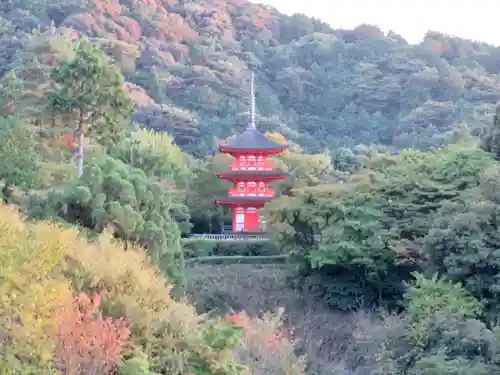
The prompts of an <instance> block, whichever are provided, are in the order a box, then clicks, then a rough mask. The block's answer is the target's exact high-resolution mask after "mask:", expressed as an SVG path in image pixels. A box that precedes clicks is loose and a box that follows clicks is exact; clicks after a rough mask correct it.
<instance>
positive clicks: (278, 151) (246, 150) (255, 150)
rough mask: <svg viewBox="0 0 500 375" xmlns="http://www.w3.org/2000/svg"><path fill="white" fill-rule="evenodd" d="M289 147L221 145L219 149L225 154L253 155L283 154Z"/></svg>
mask: <svg viewBox="0 0 500 375" xmlns="http://www.w3.org/2000/svg"><path fill="white" fill-rule="evenodd" d="M288 147H289V146H288V145H282V147H276V148H231V147H229V146H226V145H220V146H219V147H218V149H219V151H220V152H222V153H224V154H231V155H252V154H253V155H256V154H263V155H276V154H281V153H282V152H283V151H285V150H286V149H287V148H288Z"/></svg>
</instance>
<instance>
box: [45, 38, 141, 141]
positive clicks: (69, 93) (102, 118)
mask: <svg viewBox="0 0 500 375" xmlns="http://www.w3.org/2000/svg"><path fill="white" fill-rule="evenodd" d="M51 78H52V79H53V81H54V83H55V84H56V89H55V90H54V91H53V92H52V93H51V95H50V98H49V102H50V106H51V108H52V112H53V113H55V114H60V115H62V116H63V118H69V119H70V120H71V121H72V122H73V123H74V129H75V131H77V132H78V133H81V132H85V133H87V134H91V135H93V136H94V137H95V138H96V139H99V140H101V142H102V143H104V144H107V143H109V142H110V140H111V139H112V138H113V137H115V138H116V137H117V136H118V135H120V133H121V132H123V131H124V129H125V127H124V126H123V123H124V121H125V120H127V119H128V118H129V117H130V115H131V114H132V110H133V104H132V101H131V99H130V97H129V96H128V94H127V92H126V91H125V88H124V81H123V76H122V75H121V73H120V71H119V70H118V69H117V68H116V67H115V66H113V65H112V64H111V63H110V62H109V61H108V59H107V58H106V56H105V55H104V53H103V52H102V51H101V50H100V49H99V48H98V47H97V46H95V45H93V44H91V43H90V42H89V41H88V40H86V39H81V40H79V41H78V42H77V45H76V49H75V56H74V58H72V59H70V60H68V61H63V62H61V63H60V64H59V65H58V66H57V67H56V68H55V69H54V70H53V71H52V77H51ZM84 125H87V127H88V129H87V128H85V126H84Z"/></svg>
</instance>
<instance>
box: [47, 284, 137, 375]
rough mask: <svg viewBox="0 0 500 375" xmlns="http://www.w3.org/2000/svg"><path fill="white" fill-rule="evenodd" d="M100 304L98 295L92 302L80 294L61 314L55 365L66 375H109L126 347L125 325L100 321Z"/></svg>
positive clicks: (113, 321) (127, 330) (127, 332)
mask: <svg viewBox="0 0 500 375" xmlns="http://www.w3.org/2000/svg"><path fill="white" fill-rule="evenodd" d="M100 303H101V296H100V295H96V296H94V298H93V299H91V298H89V297H88V296H87V295H86V294H85V293H80V294H79V295H78V296H77V297H76V298H75V299H74V301H73V304H72V305H71V306H70V307H68V308H67V309H65V310H64V312H63V313H62V316H61V321H60V325H59V332H58V334H57V336H56V343H57V353H56V362H57V365H58V367H59V369H60V370H61V371H62V372H63V373H64V374H66V375H84V374H85V375H101V374H110V373H112V372H113V371H114V370H115V369H116V365H117V364H118V362H119V361H120V360H121V358H122V355H123V352H124V350H125V349H126V348H127V346H128V344H129V337H130V330H129V328H128V326H127V324H126V323H125V322H124V321H123V320H122V319H119V320H113V319H111V318H103V316H102V313H101V311H100V310H99V306H100Z"/></svg>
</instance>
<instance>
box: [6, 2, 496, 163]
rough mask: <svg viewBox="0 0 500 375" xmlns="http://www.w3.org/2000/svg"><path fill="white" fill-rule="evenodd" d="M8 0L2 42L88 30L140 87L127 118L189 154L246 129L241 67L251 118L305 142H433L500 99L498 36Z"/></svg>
mask: <svg viewBox="0 0 500 375" xmlns="http://www.w3.org/2000/svg"><path fill="white" fill-rule="evenodd" d="M15 3H16V7H17V8H14V9H10V10H9V9H8V8H7V7H6V6H3V8H1V7H0V11H1V13H0V15H1V16H2V21H4V23H5V25H6V26H5V27H4V30H5V29H7V31H8V29H9V28H10V30H11V34H12V33H13V34H14V36H15V37H16V38H17V39H18V40H17V42H16V40H12V39H11V38H8V37H7V36H8V35H9V33H8V32H5V31H4V32H3V34H4V35H3V39H4V40H8V43H7V49H9V47H10V48H11V50H14V52H16V51H19V50H20V49H22V42H21V40H22V39H23V37H26V34H28V32H29V31H31V30H30V29H29V26H34V25H37V27H39V28H40V30H42V31H44V30H48V29H49V28H50V27H51V26H50V23H51V20H54V24H55V25H54V27H55V28H56V29H57V30H58V32H61V33H63V32H65V33H71V32H72V31H71V30H75V31H76V32H77V33H78V35H83V36H87V37H89V38H90V39H91V40H93V41H94V42H96V43H99V44H100V45H101V47H102V48H103V49H104V50H105V51H106V52H107V53H108V55H110V56H111V57H112V58H113V59H114V61H115V62H116V64H117V65H118V66H120V68H121V70H122V72H123V74H124V76H125V77H126V80H127V81H128V82H129V87H130V88H133V90H134V93H135V96H136V97H137V98H138V97H140V98H141V100H140V101H139V105H138V109H137V111H136V114H135V116H134V119H135V120H136V121H138V122H141V123H143V124H145V125H146V126H148V127H150V128H154V129H157V130H162V131H167V132H169V133H170V134H172V136H173V137H174V139H175V140H176V142H177V143H178V144H179V145H180V146H182V147H183V148H184V149H185V150H187V151H189V152H191V153H193V154H195V155H197V156H204V155H206V154H210V153H213V152H214V151H215V144H216V141H217V139H222V138H226V137H228V136H231V135H233V134H235V133H238V132H240V131H241V130H243V129H244V126H245V123H246V119H245V117H246V115H247V114H246V112H247V107H248V93H247V91H248V90H247V87H246V86H247V83H246V82H247V81H248V80H249V78H250V71H254V72H255V74H256V88H257V109H258V117H257V122H258V126H259V127H260V129H261V130H263V131H278V132H281V133H283V134H284V135H285V136H286V137H287V138H288V139H290V140H292V141H294V142H297V143H299V144H300V145H301V146H302V147H303V148H304V149H305V150H307V151H311V152H318V151H323V150H325V149H329V150H330V151H335V150H337V149H339V148H342V149H344V148H354V147H355V146H356V145H359V144H364V145H366V146H365V147H368V148H377V149H379V148H384V149H387V148H389V149H401V148H406V147H417V148H422V149H429V148H433V147H437V146H440V145H442V144H444V143H446V142H448V140H449V138H450V136H451V134H452V132H453V130H454V129H456V127H457V126H458V124H459V123H460V122H461V121H465V122H467V123H468V124H469V127H470V128H471V130H472V133H473V134H474V135H478V134H480V132H481V131H482V129H483V128H484V126H485V125H486V124H487V123H489V122H490V121H491V113H492V109H493V107H494V105H495V104H496V103H497V102H498V101H500V75H499V74H500V67H499V66H498V64H497V63H496V61H498V58H500V48H497V47H493V46H490V45H487V44H484V43H476V42H470V41H467V40H464V39H460V38H455V37H451V36H447V35H445V34H440V33H435V32H429V33H428V34H427V35H426V37H425V39H424V41H423V42H422V43H420V44H419V45H410V44H409V43H407V42H406V41H405V40H404V39H403V38H402V37H400V36H399V35H397V34H395V33H388V34H387V35H385V34H384V33H383V32H382V31H381V30H380V29H379V28H377V27H375V26H370V25H360V26H359V27H357V28H355V29H354V30H334V29H333V28H332V27H330V26H329V25H327V24H326V23H324V22H321V21H319V20H315V19H311V18H308V17H306V16H304V15H300V14H295V15H292V16H286V15H283V14H281V13H279V12H278V10H277V9H275V8H272V7H268V6H262V5H259V4H254V3H251V2H249V1H246V0H199V1H176V0H147V1H144V0H140V1H137V0H123V1H118V0H109V1H102V0H88V1H87V2H84V0H47V2H46V3H45V5H41V4H42V3H43V2H40V3H38V2H27V1H22V0H16V1H15ZM37 7H38V8H37ZM20 14H22V17H21V16H20ZM27 20H29V21H30V22H27ZM3 60H4V61H3V62H7V64H5V63H4V64H2V65H3V66H9V63H11V62H12V61H9V56H6V57H4V59H3ZM5 60H6V61H5ZM3 70H4V71H3V72H2V73H4V74H5V73H7V72H6V69H5V68H4V69H3ZM137 98H136V99H137Z"/></svg>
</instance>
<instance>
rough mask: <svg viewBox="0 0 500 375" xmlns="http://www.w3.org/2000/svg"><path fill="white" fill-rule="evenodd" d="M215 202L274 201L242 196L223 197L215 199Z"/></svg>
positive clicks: (265, 198)
mask: <svg viewBox="0 0 500 375" xmlns="http://www.w3.org/2000/svg"><path fill="white" fill-rule="evenodd" d="M214 199H215V201H224V202H234V203H238V202H269V201H270V200H272V199H273V198H272V197H241V196H230V195H226V196H222V197H215V198H214Z"/></svg>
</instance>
